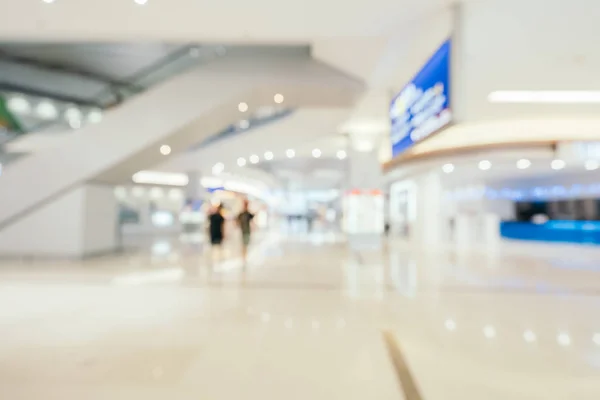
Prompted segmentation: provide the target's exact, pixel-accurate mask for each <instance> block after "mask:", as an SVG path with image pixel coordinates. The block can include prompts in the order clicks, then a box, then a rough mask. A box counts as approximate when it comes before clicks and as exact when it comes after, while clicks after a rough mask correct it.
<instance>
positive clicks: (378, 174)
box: [344, 135, 385, 248]
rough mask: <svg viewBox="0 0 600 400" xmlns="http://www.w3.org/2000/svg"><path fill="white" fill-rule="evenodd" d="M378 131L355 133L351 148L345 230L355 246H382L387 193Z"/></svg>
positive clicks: (345, 200)
mask: <svg viewBox="0 0 600 400" xmlns="http://www.w3.org/2000/svg"><path fill="white" fill-rule="evenodd" d="M379 140H380V136H379V135H375V136H373V135H371V136H367V135H359V136H357V135H354V136H352V140H351V148H349V149H348V184H347V187H346V193H345V195H344V230H345V232H346V234H347V235H348V242H349V244H350V246H351V247H353V248H364V247H370V248H379V247H381V244H382V238H383V232H384V224H385V221H384V207H385V204H384V203H385V197H384V195H383V192H382V191H381V186H382V175H383V174H382V170H381V164H380V162H379V157H378V151H379V146H378V145H377V144H378V141H379Z"/></svg>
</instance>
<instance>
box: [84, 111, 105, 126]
mask: <svg viewBox="0 0 600 400" xmlns="http://www.w3.org/2000/svg"><path fill="white" fill-rule="evenodd" d="M87 119H88V121H89V122H90V123H92V124H97V123H98V122H100V121H102V111H101V110H99V109H95V110H92V111H90V112H89V113H88V115H87Z"/></svg>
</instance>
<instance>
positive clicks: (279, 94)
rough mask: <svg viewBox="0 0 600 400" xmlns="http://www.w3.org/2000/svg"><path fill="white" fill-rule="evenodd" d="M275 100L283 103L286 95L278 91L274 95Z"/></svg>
mask: <svg viewBox="0 0 600 400" xmlns="http://www.w3.org/2000/svg"><path fill="white" fill-rule="evenodd" d="M273 100H274V101H275V103H277V104H281V103H283V100H284V97H283V95H282V94H281V93H277V94H276V95H275V96H273Z"/></svg>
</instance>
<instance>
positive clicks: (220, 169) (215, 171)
mask: <svg viewBox="0 0 600 400" xmlns="http://www.w3.org/2000/svg"><path fill="white" fill-rule="evenodd" d="M224 170H225V165H224V164H223V163H216V164H215V165H214V166H213V167H212V173H213V174H214V175H219V174H220V173H221V172H223V171H224Z"/></svg>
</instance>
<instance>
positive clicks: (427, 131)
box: [390, 40, 452, 157]
mask: <svg viewBox="0 0 600 400" xmlns="http://www.w3.org/2000/svg"><path fill="white" fill-rule="evenodd" d="M450 49H451V41H450V40H447V41H446V42H445V43H444V44H443V45H442V46H441V47H440V48H439V49H438V50H437V51H436V52H435V54H434V55H433V57H431V58H430V59H429V61H427V64H425V66H424V67H423V68H422V69H421V71H419V73H417V75H416V76H415V77H414V78H413V80H412V81H411V82H410V83H409V84H408V85H406V86H405V87H404V89H402V91H401V92H400V93H399V94H398V95H396V97H394V99H393V100H392V103H391V105H390V118H391V122H392V132H391V140H392V155H393V156H394V157H395V156H397V155H399V154H400V153H402V152H404V151H406V150H407V149H409V148H410V147H411V146H412V145H414V144H415V143H417V142H420V141H422V140H424V139H426V138H427V137H429V136H430V135H432V134H433V133H435V132H437V131H439V130H440V129H442V128H443V127H445V126H446V125H448V124H449V123H450V122H451V121H452V111H451V109H450Z"/></svg>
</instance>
